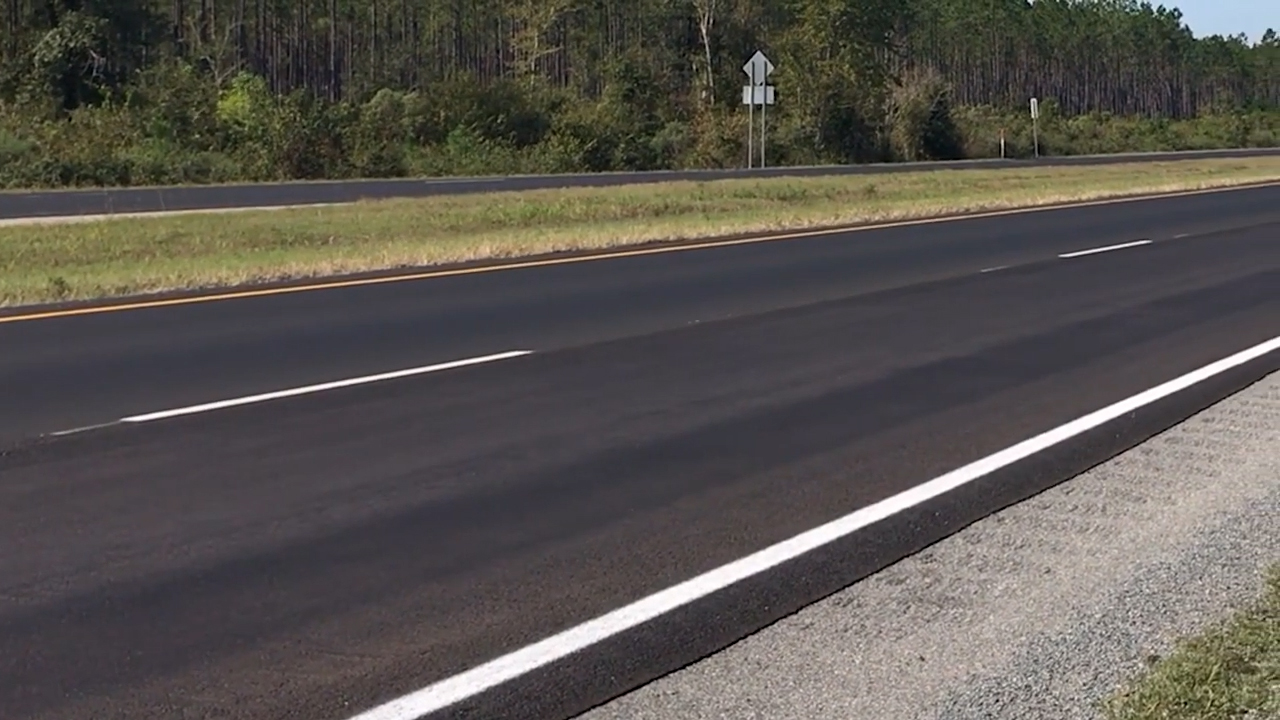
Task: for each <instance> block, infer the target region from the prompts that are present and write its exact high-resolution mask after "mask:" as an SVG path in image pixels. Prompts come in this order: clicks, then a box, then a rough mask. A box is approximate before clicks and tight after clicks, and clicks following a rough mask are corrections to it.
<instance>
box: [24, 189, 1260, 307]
mask: <svg viewBox="0 0 1280 720" xmlns="http://www.w3.org/2000/svg"><path fill="white" fill-rule="evenodd" d="M1277 185H1280V182H1278V181H1275V180H1263V181H1260V182H1258V183H1244V184H1241V185H1228V186H1223V187H1216V188H1202V189H1199V190H1177V191H1173V192H1168V193H1160V194H1156V195H1135V196H1131V197H1124V196H1122V197H1112V198H1105V199H1100V200H1086V201H1081V202H1076V203H1067V204H1062V205H1042V206H1030V207H1020V208H1008V209H1005V210H991V211H987V212H980V213H970V214H963V215H949V216H943V217H931V218H918V219H915V220H895V221H892V222H885V223H877V224H874V225H856V226H851V227H844V228H823V229H819V230H803V231H795V232H786V233H778V234H776V235H762V236H758V237H750V238H738V239H734V240H708V241H705V242H698V243H682V244H680V245H672V246H668V247H652V248H641V249H636V250H614V251H607V250H606V251H603V252H600V253H594V254H590V255H581V256H576V257H566V258H548V259H544V260H525V261H517V262H510V263H503V264H500V265H485V266H482V267H472V268H457V269H454V270H425V271H422V272H414V273H407V274H403V275H385V276H382V277H372V278H360V279H352V280H334V281H329V282H318V283H312V284H309V285H290V286H286V287H277V288H262V289H259V290H240V291H234V292H225V293H214V294H209V295H195V296H191V297H181V298H168V299H164V300H145V301H140V302H132V303H119V304H116V305H95V306H90V307H82V308H69V309H65V310H50V311H47V312H35V313H28V314H25V315H8V316H0V324H5V323H16V322H28V321H31V320H48V319H51V318H63V317H74V316H78V315H98V314H101V313H110V312H123V311H125V310H145V309H148V308H161V307H171V306H175V305H194V304H196V303H207V302H215V301H222V300H239V299H243V298H255V297H269V296H272V295H286V294H290V293H300V292H311V291H315V290H336V289H340V288H351V287H363V286H368V285H382V284H386V283H395V282H408V281H413V280H430V279H433V278H443V277H455V276H458V275H477V274H480V273H490V272H499V271H503V270H521V269H526V268H535V267H547V266H551V265H568V264H570V263H581V262H595V261H599V260H612V259H614V258H625V257H638V256H642V255H659V254H665V253H675V252H687V251H690V250H705V249H708V248H718V247H733V246H735V245H751V244H756V243H765V242H778V241H781V240H799V239H803V238H812V237H822V236H824V235H839V234H843V233H853V232H867V231H871V230H887V229H890V228H900V227H912V226H916V225H936V224H940V223H948V222H957V221H960V220H977V219H981V218H992V217H1003V216H1008V215H1022V214H1026V213H1032V212H1043V211H1048V210H1064V209H1070V208H1082V207H1096V206H1099V205H1116V204H1119V203H1125V202H1140V201H1143V200H1158V199H1161V198H1169V197H1184V196H1191V195H1207V194H1210V193H1217V192H1227V191H1231V190H1240V189H1244V188H1250V187H1275V186H1277Z"/></svg>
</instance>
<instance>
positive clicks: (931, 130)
mask: <svg viewBox="0 0 1280 720" xmlns="http://www.w3.org/2000/svg"><path fill="white" fill-rule="evenodd" d="M950 96H951V88H950V87H949V86H948V85H947V83H946V81H945V80H943V78H942V76H941V75H940V74H938V72H937V71H936V70H934V69H932V68H927V69H923V70H914V71H912V72H909V73H907V75H906V76H905V77H904V78H903V80H902V82H901V84H897V85H895V86H894V87H893V89H892V90H891V91H890V93H889V102H888V108H887V111H886V113H885V114H886V116H887V124H888V131H889V145H890V147H891V148H892V150H893V153H894V156H895V157H896V158H898V159H902V160H907V161H917V160H956V159H959V158H960V157H962V156H963V154H964V150H963V147H962V145H963V142H962V141H961V139H960V131H959V129H958V128H957V127H956V123H955V120H954V119H953V118H952V116H951V98H950Z"/></svg>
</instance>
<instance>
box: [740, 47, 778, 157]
mask: <svg viewBox="0 0 1280 720" xmlns="http://www.w3.org/2000/svg"><path fill="white" fill-rule="evenodd" d="M742 71H743V72H745V73H746V74H747V77H749V78H750V79H751V84H750V85H748V86H746V87H744V88H742V104H743V105H746V106H747V167H748V168H750V167H751V163H752V162H753V159H754V157H755V147H754V145H755V143H754V140H755V133H756V105H759V106H760V167H764V166H765V155H764V145H765V131H766V129H767V126H766V125H765V122H766V117H765V107H766V106H768V105H772V104H773V101H774V94H773V90H774V88H773V86H772V85H769V84H768V82H769V76H770V75H771V74H773V63H771V62H769V58H767V57H765V56H764V53H762V52H760V51H758V50H757V51H756V54H755V55H752V56H751V59H750V60H748V61H747V64H746V65H743V66H742Z"/></svg>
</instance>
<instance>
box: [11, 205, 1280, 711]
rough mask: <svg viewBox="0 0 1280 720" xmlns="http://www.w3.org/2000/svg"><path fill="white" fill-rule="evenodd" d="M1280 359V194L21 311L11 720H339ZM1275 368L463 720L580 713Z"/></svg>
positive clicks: (641, 632) (853, 540) (872, 535)
mask: <svg viewBox="0 0 1280 720" xmlns="http://www.w3.org/2000/svg"><path fill="white" fill-rule="evenodd" d="M1142 239H1146V240H1151V241H1152V243H1151V244H1149V245H1144V246H1140V247H1134V248H1130V249H1126V250H1118V251H1115V252H1108V253H1102V254H1097V255H1089V256H1085V257H1078V258H1073V259H1061V258H1059V257H1058V255H1059V254H1062V253H1068V252H1072V251H1077V250H1084V249H1088V248H1093V247H1099V246H1105V245H1111V244H1118V243H1126V242H1131V241H1135V240H1142ZM1002 266H1007V267H1003V268H1002V269H997V270H994V271H991V272H982V271H983V270H987V269H991V268H1001V267H1002ZM1277 335H1280V186H1273V187H1267V188H1255V189H1248V190H1240V191H1233V192H1224V193H1213V194H1206V195H1198V196H1189V197H1184V198H1176V199H1161V200H1148V201H1141V202H1129V203H1118V204H1112V205H1102V206H1097V207H1088V208H1076V209H1059V210H1051V211H1043V212H1035V213H1027V214H1022V215H1011V216H1005V217H998V218H987V219H972V220H964V221H959V222H951V223H941V224H936V225H920V226H911V227H902V228H896V229H887V230H875V231H867V232H859V233H847V234H843V235H833V236H830V237H824V238H818V239H805V240H794V241H781V242H769V243H759V244H754V245H744V246H737V247H732V248H719V249H707V250H692V251H682V252H675V253H669V254H661V255H651V256H647V257H642V258H626V259H611V260H601V261H597V262H587V263H577V264H572V265H561V266H551V267H542V268H530V269H521V270H510V271H502V272H495V273H488V274H480V275H471V276H461V277H453V278H442V279H434V280H427V281H421V282H404V283H393V284H388V285H379V286H369V287H362V288H349V289H344V290H326V291H315V292H303V293H297V294H291V295H285V296H276V297H262V298H255V299H242V300H229V301H222V302H212V303H205V304H199V305H190V306H176V307H167V308H157V309H149V310H135V311H124V312H113V313H106V314H101V315H88V316H80V317H69V318H60V319H52V320H35V321H23V322H10V323H4V324H0V348H3V353H0V397H2V398H3V402H2V403H0V447H3V448H5V449H3V450H0V678H2V679H3V682H0V717H3V718H5V719H6V720H8V719H9V718H15V719H16V718H60V719H64V720H77V719H78V718H117V717H118V718H141V717H164V718H171V717H172V718H188V717H189V718H208V717H218V718H308V719H314V720H325V719H327V718H333V719H335V720H342V719H343V718H346V717H349V716H350V715H352V714H354V713H356V712H358V711H361V710H364V709H366V708H368V707H370V706H372V705H374V704H377V703H378V702H381V701H384V700H387V699H390V698H392V697H395V696H397V695H399V694H401V693H404V692H407V691H410V690H413V689H416V688H418V687H421V686H423V685H425V684H427V683H430V682H432V681H435V680H439V679H442V678H444V677H446V676H449V675H451V674H453V673H456V672H459V671H461V670H465V669H467V668H469V667H472V666H474V665H476V664H478V663H480V662H483V661H485V660H488V659H491V658H493V657H495V656H497V655H499V654H502V653H504V652H507V651H510V650H513V649H516V648H518V647H520V646H522V645H525V644H527V643H529V642H532V641H536V640H538V639H541V638H543V637H546V636H547V635H550V634H552V633H554V632H556V631H558V630H561V629H564V628H566V627H569V626H572V625H574V624H576V623H579V622H582V621H584V620H587V619H589V618H591V617H593V616H596V615H598V614H600V613H603V612H607V611H609V610H612V609H615V608H617V607H619V606H621V605H623V604H626V603H627V602H629V601H631V600H634V599H637V598H639V597H641V596H643V595H645V594H647V593H650V592H653V591H656V590H660V589H662V588H665V587H668V586H670V585H672V584H674V583H677V582H679V581H681V580H684V579H686V578H689V577H691V576H693V575H696V574H697V573H699V572H702V571H705V570H708V569H711V568H713V567H716V566H718V565H720V564H723V563H725V562H728V561H731V560H734V559H736V558H739V557H741V556H743V555H745V554H747V553H750V552H752V551H754V550H757V549H759V548H761V547H764V546H766V545H768V544H770V543H773V542H776V541H778V540H782V539H784V538H787V537H790V536H792V535H794V534H796V533H798V532H801V531H804V530H807V529H809V528H812V527H814V526H816V525H818V524H820V523H822V522H824V521H826V520H830V519H833V518H835V517H838V516H840V515H843V514H845V513H848V512H850V511H852V510H854V509H856V508H858V507H862V506H865V505H867V504H869V503H871V502H874V501H876V500H879V499H882V498H884V497H887V496H888V495H891V494H893V493H896V492H899V491H901V490H904V489H906V488H909V487H912V486H914V485H916V484H919V483H920V482H923V481H925V480H928V479H929V478H932V477H934V476H936V475H939V474H941V473H943V472H946V471H948V470H951V469H953V468H955V467H958V466H961V465H963V464H965V463H968V462H970V461H972V460H975V459H978V458H980V457H983V456H985V455H987V454H989V453H991V452H994V451H996V450H999V449H1001V448H1004V447H1007V446H1009V445H1011V444H1013V443H1015V442H1018V441H1020V440H1023V439H1025V438H1027V437H1029V436H1031V435H1034V434H1036V433H1039V432H1041V431H1043V430H1046V429H1049V428H1052V427H1055V426H1057V425H1060V424H1062V423H1063V422H1066V421H1069V420H1071V419H1074V418H1075V417H1078V416H1080V415H1083V414H1085V413H1087V412H1089V411H1092V410H1095V409H1098V408H1100V407H1103V406H1105V405H1108V404H1110V403H1112V402H1115V401H1117V400H1120V399H1123V398H1125V397H1128V396H1130V395H1133V394H1135V393H1137V392H1140V391H1142V390H1145V389H1147V388H1150V387H1152V386H1154V385H1157V384H1159V383H1161V382H1164V381H1167V380H1169V379H1172V378H1174V377H1177V376H1179V375H1181V374H1183V373H1185V372H1188V371H1191V370H1194V369H1196V368H1199V367H1201V366H1203V365H1205V364H1207V363H1209V362H1212V361H1214V360H1218V359H1220V358H1223V357H1226V356H1227V355H1230V354H1232V353H1234V352H1237V351H1239V350H1242V349H1245V348H1248V347H1250V346H1253V345H1256V344H1257V343H1260V342H1263V341H1266V340H1269V339H1271V338H1273V337H1275V336H1277ZM522 349H527V350H532V351H534V354H532V355H528V356H525V357H519V358H515V359H510V360H504V361H501V362H497V363H493V364H489V365H483V366H476V367H469V368H460V369H456V370H450V371H446V372H441V373H436V374H431V375H424V376H419V377H414V378H406V379H400V380H394V381H388V382H385V383H378V384H372V385H365V386H360V387H351V388H345V389H341V390H334V391H330V392H324V393H318V394H313V395H308V396H304V397H296V398H290V399H284V400H277V401H272V402H266V403H261V404H256V405H249V406H244V407H238V408H230V409H225V410H219V411H215V412H210V413H206V414H199V415H193V416H188V417H183V418H177V419H172V420H166V421H158V422H154V423H147V424H141V425H117V426H109V427H106V428H102V429H98V430H91V431H87V432H83V433H79V434H74V435H70V436H64V437H48V436H45V435H44V434H46V433H51V432H55V431H59V430H65V429H70V428H77V427H83V426H87V425H95V424H99V423H106V422H110V421H111V420H113V419H115V418H120V417H123V416H126V415H131V414H135V413H145V412H149V411H156V410H164V409H167V408H174V407H180V406H184V405H189V404H193V403H201V402H209V401H217V400H223V399H229V398H234V397H237V396H242V395H247V394H252V393H257V392H265V391H272V390H280V389H285V388H290V387H295V386H300V385H306V384H310V383H315V382H324V381H328V380H339V379H343V378H348V377H355V376H360V375H366V374H370V373H377V372H385V371H391V370H398V369H401V368H408V367H414V366H421V365H426V364H430V363H436V362H442V361H448V360H455V359H461V358H466V357H469V356H475V355H485V354H490V353H497V352H503V351H506V350H522ZM1277 367H1280V358H1276V357H1272V356H1268V357H1265V358H1262V359H1260V360H1258V361H1256V362H1253V363H1250V364H1249V365H1247V366H1245V367H1242V368H1240V369H1239V370H1238V371H1236V372H1233V373H1228V374H1227V375H1224V376H1221V377H1219V378H1217V379H1215V380H1214V381H1212V382H1209V383H1205V384H1203V385H1200V386H1196V387H1195V388H1193V389H1192V390H1190V391H1187V392H1186V393H1183V394H1181V395H1179V396H1176V397H1175V398H1173V399H1171V400H1169V401H1165V402H1162V403H1159V404H1157V405H1155V406H1151V407H1150V408H1148V409H1144V410H1143V411H1140V412H1138V413H1136V414H1134V415H1132V416H1129V417H1126V418H1125V419H1123V420H1122V421H1119V422H1117V423H1114V424H1112V425H1109V426H1106V427H1104V428H1100V429H1099V430H1098V431H1096V432H1092V433H1089V434H1087V435H1085V436H1083V437H1082V438H1080V439H1079V441H1078V442H1072V443H1068V444H1067V445H1066V446H1063V447H1061V448H1058V449H1055V450H1054V451H1051V452H1047V453H1045V454H1043V455H1041V456H1037V457H1035V458H1033V459H1032V460H1030V461H1028V462H1024V463H1020V464H1018V465H1016V466H1014V467H1012V468H1009V469H1008V470H1007V471H1002V472H1000V473H997V474H995V475H993V476H991V477H990V478H988V479H986V480H984V481H980V482H978V483H975V484H973V485H972V486H971V487H969V488H967V489H965V490H964V491H962V492H961V491H957V492H955V493H952V494H950V495H947V496H945V497H944V498H941V499H939V500H937V501H933V502H931V503H928V504H926V505H924V506H921V507H920V508H918V509H917V510H915V511H912V512H908V513H904V514H902V515H900V516H897V517H895V518H893V519H891V520H887V521H884V522H883V523H881V524H878V525H876V526H873V527H871V528H868V529H867V530H865V531H861V532H859V533H857V534H855V535H854V536H851V537H850V538H849V539H848V540H847V541H843V542H840V543H837V544H835V545H832V546H828V547H827V548H825V549H824V550H822V551H818V552H815V553H812V554H811V555H809V556H805V557H804V558H802V559H801V560H799V561H796V562H794V563H790V564H788V565H785V566H783V567H781V568H779V569H777V570H775V571H772V572H769V573H766V574H765V575H763V576H760V577H757V578H753V579H751V580H750V581H747V582H744V583H743V584H741V585H740V586H735V587H734V588H731V589H730V590H728V591H725V592H722V593H719V594H717V595H714V596H712V597H710V598H708V599H706V600H705V601H701V602H698V603H694V604H693V605H691V606H689V607H687V608H685V609H683V610H681V611H678V612H676V613H671V614H668V615H665V616H663V617H662V618H659V620H657V621H654V622H652V623H649V624H646V625H644V626H641V627H640V628H638V629H636V630H634V631H632V632H629V633H626V634H624V635H621V636H618V637H616V638H614V639H613V640H611V641H610V642H607V643H604V644H601V645H599V646H596V647H594V648H592V649H590V650H589V651H587V652H584V653H582V654H580V655H578V656H575V657H573V658H571V659H570V660H568V661H564V662H558V663H554V664H552V665H551V666H549V667H547V668H545V669H543V670H542V671H539V672H536V673H533V674H530V675H528V676H526V677H524V678H521V679H520V680H518V681H516V682H514V683H511V684H508V685H505V686H503V687H501V688H499V689H498V690H496V691H494V692H490V693H486V694H483V695H481V696H479V697H477V698H475V699H474V700H472V701H469V702H468V703H465V704H464V705H461V706H458V707H457V708H455V709H456V711H457V712H456V714H458V715H459V716H465V717H530V718H537V717H566V716H568V715H571V714H573V713H575V712H578V711H581V710H583V709H585V708H587V707H589V706H590V705H592V704H594V703H597V702H600V701H603V700H605V699H607V698H608V697H610V696H612V695H614V694H617V693H618V692H621V691H625V690H627V689H629V688H631V687H634V686H635V685H636V684H638V683H641V682H644V681H646V680H648V679H651V678H653V677H655V676H656V675H657V674H660V673H662V672H664V671H667V670H670V669H674V668H675V667H677V666H679V665H680V664H682V663H685V662H688V661H690V660H693V659H696V658H697V657H698V656H700V655H702V654H704V653H706V652H709V651H712V650H715V649H718V648H719V647H722V646H723V645H724V644H726V643H728V642H731V641H732V640H735V639H737V638H740V637H742V636H743V635H744V634H745V633H748V632H750V631H752V630H754V629H756V628H759V627H760V626H762V625H763V624H765V623H767V622H770V621H772V620H775V619H777V618H778V617H780V616H781V615H782V614H785V613H787V612H790V611H792V610H794V609H796V608H798V607H799V606H801V605H803V604H805V603H807V602H811V601H813V600H815V599H817V598H819V597H821V596H823V595H825V594H827V593H830V592H832V591H834V590H836V589H838V588H840V587H842V586H843V585H845V584H847V583H849V582H851V581H852V580H855V579H857V578H859V577H862V576H865V575H866V574H867V573H869V572H871V571H873V570H875V569H878V568H879V567H882V566H884V565H885V564H887V563H888V562H891V561H892V560H895V559H897V558H898V557H901V556H902V555H904V554H906V553H909V552H911V551H913V550H915V549H917V548H919V547H921V546H922V545H924V544H926V543H928V542H931V541H933V540H935V539H937V538H939V537H941V536H943V535H945V534H947V533H949V532H952V531H954V530H955V529H956V528H958V527H960V526H961V525H963V524H964V523H967V522H970V521H972V520H974V519H977V518H978V517H981V516H982V515H985V514H987V513H990V512H991V511H993V510H996V509H998V508H999V507H1001V506H1002V505H1005V504H1008V503H1010V502H1014V501H1016V500H1018V499H1021V498H1023V497H1025V496H1027V495H1028V494H1030V493H1032V492H1035V491H1037V490H1039V489H1042V488H1044V487H1047V486H1048V485H1051V484H1053V483H1055V482H1057V481H1060V480H1062V479H1065V478H1066V477H1067V476H1069V475H1071V474H1073V473H1075V472H1078V471H1080V470H1082V469H1084V468H1086V467H1088V466H1090V465H1091V464H1094V463H1096V462H1098V461H1100V460H1102V459H1104V458H1106V457H1108V456H1110V455H1112V454H1114V453H1115V452H1117V451H1119V450H1121V449H1123V448H1125V447H1127V446H1129V445H1132V444H1133V443H1135V442H1137V441H1139V440H1141V439H1143V438H1145V437H1146V436H1147V435H1149V434H1150V433H1152V432H1155V431H1156V430H1159V429H1163V428H1164V427H1166V426H1167V425H1169V424H1171V423H1173V422H1176V421H1177V420H1179V419H1181V418H1182V417H1185V416H1186V415H1188V414H1190V413H1191V412H1192V411H1194V410H1196V409H1198V408H1199V407H1202V406H1204V405H1205V404H1208V403H1210V402H1212V401H1214V400H1217V399H1218V398H1220V397H1222V396H1223V395H1224V394H1226V393H1228V392H1230V391H1232V390H1234V389H1235V388H1238V387H1240V386H1242V385H1243V384H1245V383H1247V382H1249V381H1251V380H1253V379H1256V378H1257V377H1261V376H1262V375H1263V374H1265V373H1266V372H1267V371H1270V370H1274V369H1276V368H1277Z"/></svg>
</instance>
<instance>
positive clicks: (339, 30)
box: [0, 0, 1280, 186]
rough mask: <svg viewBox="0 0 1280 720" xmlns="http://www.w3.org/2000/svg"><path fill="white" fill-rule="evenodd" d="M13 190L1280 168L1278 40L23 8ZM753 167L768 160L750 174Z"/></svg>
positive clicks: (303, 6)
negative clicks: (1239, 153)
mask: <svg viewBox="0 0 1280 720" xmlns="http://www.w3.org/2000/svg"><path fill="white" fill-rule="evenodd" d="M4 6H5V12H4V14H3V17H0V23H2V24H3V25H4V28H5V32H4V34H2V35H0V185H5V186H26V185H67V184H70V185H95V184H138V183H167V182H212V181H220V180H230V179H258V180H269V179H288V178H322V177H334V178H338V177H357V176H401V175H416V174H427V175H441V174H462V173H483V174H502V173H517V172H574V171H605V170H647V169H657V168H683V167H730V166H740V165H743V164H745V161H746V154H747V147H746V146H747V142H746V139H747V118H746V115H747V113H746V112H745V109H744V108H743V107H742V106H741V105H739V104H738V95H737V88H738V87H739V86H740V85H741V84H742V82H743V76H742V72H741V70H740V69H739V68H740V66H741V64H742V62H743V61H744V60H745V59H746V58H747V57H749V56H750V55H751V54H752V53H753V52H754V51H755V50H756V49H763V50H765V51H766V52H767V53H768V54H769V55H770V57H772V58H773V59H774V61H775V62H776V64H777V66H778V70H777V72H776V73H775V74H774V75H773V77H772V78H771V82H773V83H774V84H776V86H777V93H778V98H779V100H778V105H776V106H773V107H770V108H769V112H768V128H769V142H768V156H769V162H770V164H780V163H821V162H869V161H887V160H917V159H918V160H934V159H948V158H956V157H993V156H997V155H999V153H1000V147H1001V146H1000V136H1001V132H1002V131H1003V133H1004V136H1005V151H1006V153H1008V154H1010V155H1013V156H1027V155H1030V154H1031V125H1030V119H1029V118H1028V117H1027V111H1026V103H1027V99H1028V98H1029V97H1031V96H1033V95H1034V96H1037V97H1040V98H1041V100H1042V106H1043V107H1044V108H1045V118H1044V119H1043V121H1042V124H1041V128H1040V130H1041V140H1042V150H1043V151H1044V152H1046V153H1049V154H1065V153H1095V152H1116V151H1124V150H1157V149H1195V148H1208V147H1227V146H1270V145H1276V144H1277V143H1278V142H1280V137H1278V136H1280V128H1278V126H1277V124H1278V122H1280V121H1278V120H1277V118H1280V36H1277V35H1276V33H1275V32H1274V31H1271V32H1268V33H1266V34H1265V35H1264V36H1263V37H1262V39H1261V41H1259V42H1257V43H1254V44H1252V45H1251V44H1249V43H1248V42H1247V41H1245V40H1244V39H1243V38H1239V37H1226V38H1224V37H1218V36H1214V37H1208V38H1196V37H1194V36H1193V35H1192V34H1191V32H1190V31H1189V30H1188V29H1187V28H1186V26H1185V25H1183V23H1182V20H1181V16H1180V15H1179V14H1178V12H1177V11H1176V10H1166V9H1164V8H1162V7H1152V6H1151V5H1149V4H1145V3H1140V2H1138V0H1037V1H1036V2H1034V3H1028V2H1025V0H537V1H535V0H492V2H486V3H458V2H452V1H451V2H444V0H422V1H421V2H411V1H410V0H343V2H341V3H339V2H337V1H336V0H302V1H301V2H296V3H266V2H256V3H253V4H250V3H248V2H247V1H246V0H201V1H200V2H194V1H193V0H56V1H54V2H45V0H39V1H37V0H4ZM757 151H758V148H757Z"/></svg>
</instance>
